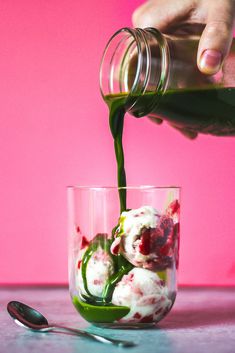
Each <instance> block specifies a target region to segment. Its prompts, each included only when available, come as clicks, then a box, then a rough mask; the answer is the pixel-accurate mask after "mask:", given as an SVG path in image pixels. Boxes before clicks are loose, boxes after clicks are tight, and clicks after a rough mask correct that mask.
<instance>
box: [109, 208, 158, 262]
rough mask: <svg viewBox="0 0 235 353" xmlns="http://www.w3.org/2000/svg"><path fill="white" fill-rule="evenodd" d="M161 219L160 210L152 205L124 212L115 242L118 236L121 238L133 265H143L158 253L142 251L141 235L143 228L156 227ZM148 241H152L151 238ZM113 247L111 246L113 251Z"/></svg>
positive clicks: (127, 256)
mask: <svg viewBox="0 0 235 353" xmlns="http://www.w3.org/2000/svg"><path fill="white" fill-rule="evenodd" d="M159 219H160V214H159V212H158V211H157V210H156V209H155V208H154V207H151V206H143V207H140V208H137V209H133V210H130V211H126V212H122V214H121V217H120V226H119V232H118V234H117V238H116V239H115V242H117V240H118V238H119V239H120V241H121V244H120V247H121V249H122V253H123V255H124V256H125V257H126V258H127V260H128V261H130V262H131V263H132V264H133V265H135V266H143V264H144V263H145V262H146V261H148V260H151V259H152V258H154V257H156V254H155V253H151V251H149V253H148V254H146V252H145V251H144V250H143V251H141V245H140V243H141V240H140V237H141V234H142V232H143V230H146V229H156V227H157V224H158V222H159ZM145 239H146V237H145ZM148 242H149V243H150V239H149V240H148ZM145 243H146V242H145ZM114 245H115V243H114ZM113 248H114V247H111V251H112V249H113ZM149 250H151V249H149Z"/></svg>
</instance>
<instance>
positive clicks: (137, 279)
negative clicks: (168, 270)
mask: <svg viewBox="0 0 235 353" xmlns="http://www.w3.org/2000/svg"><path fill="white" fill-rule="evenodd" d="M167 295H168V290H167V288H166V287H164V286H163V285H162V282H161V280H160V278H159V277H158V275H157V274H156V273H155V272H152V271H150V270H146V269H143V268H134V269H133V270H131V271H130V272H129V273H128V274H127V275H124V276H123V278H122V280H121V281H120V282H119V283H118V284H117V285H116V287H115V289H114V292H113V297H112V303H113V304H115V305H123V306H127V307H129V308H130V312H129V313H128V314H127V315H126V316H125V317H124V318H122V319H121V320H120V322H123V323H125V322H126V323H128V322H154V321H158V320H159V318H160V317H161V316H163V315H164V313H166V312H167V311H168V310H169V309H170V307H171V304H172V301H171V300H170V299H169V298H168V296H167Z"/></svg>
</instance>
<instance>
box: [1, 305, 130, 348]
mask: <svg viewBox="0 0 235 353" xmlns="http://www.w3.org/2000/svg"><path fill="white" fill-rule="evenodd" d="M7 311H8V313H9V314H10V316H11V317H12V318H13V319H14V321H15V322H16V323H17V324H18V325H20V326H23V327H26V328H29V329H31V330H34V331H42V332H46V331H53V330H58V329H61V330H62V331H69V332H72V333H74V334H77V335H79V336H84V337H87V338H90V339H93V340H95V341H99V342H102V343H109V344H114V345H116V346H122V347H133V346H135V344H134V342H130V341H124V340H116V339H113V338H109V337H104V336H101V335H97V334H93V333H90V332H87V331H84V330H78V329H75V328H71V327H65V326H61V325H57V324H49V323H48V321H47V319H46V318H45V316H43V315H42V314H41V313H40V312H39V311H37V310H35V309H33V308H31V307H30V306H28V305H26V304H24V303H21V302H18V301H11V302H9V303H8V304H7Z"/></svg>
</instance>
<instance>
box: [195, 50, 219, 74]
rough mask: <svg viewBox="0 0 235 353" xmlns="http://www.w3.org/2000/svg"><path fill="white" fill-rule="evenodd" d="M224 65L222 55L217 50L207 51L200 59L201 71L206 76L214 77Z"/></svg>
mask: <svg viewBox="0 0 235 353" xmlns="http://www.w3.org/2000/svg"><path fill="white" fill-rule="evenodd" d="M221 63H222V54H221V53H220V52H219V51H217V50H212V49H207V50H205V51H204V52H203V53H202V55H201V58H200V62H199V66H200V70H201V71H202V72H204V73H205V74H208V75H212V74H215V73H216V72H217V71H219V69H220V66H221Z"/></svg>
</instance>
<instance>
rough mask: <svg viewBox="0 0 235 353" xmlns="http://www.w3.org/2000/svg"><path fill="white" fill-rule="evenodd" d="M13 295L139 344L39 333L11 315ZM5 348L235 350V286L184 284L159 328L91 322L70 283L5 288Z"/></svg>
mask: <svg viewBox="0 0 235 353" xmlns="http://www.w3.org/2000/svg"><path fill="white" fill-rule="evenodd" d="M10 300H18V301H23V302H25V303H27V304H29V305H30V306H32V307H35V308H37V309H38V310H39V311H41V312H42V313H43V314H44V315H45V316H46V317H47V318H48V321H49V322H56V323H61V324H64V325H68V326H71V327H75V328H83V329H86V330H88V331H90V332H94V333H100V334H103V335H107V336H111V337H113V338H122V339H124V338H126V339H129V340H134V341H135V342H136V343H137V346H136V347H134V348H121V347H113V346H110V345H105V344H102V343H98V342H92V341H89V340H87V339H85V338H81V337H77V336H73V335H68V334H63V333H59V334H58V333H52V332H51V333H37V332H32V331H30V330H26V329H24V328H22V327H19V326H17V325H16V324H15V323H14V321H13V320H12V318H11V317H10V316H9V315H8V313H7V310H6V305H7V303H8V301H10ZM0 325H1V329H0V353H5V352H6V353H33V352H43V353H49V352H50V353H54V352H56V353H60V352H61V353H65V352H66V353H70V352H71V353H75V352H76V353H91V352H92V353H100V352H102V353H112V352H119V353H122V352H124V350H125V351H129V352H136V353H145V352H146V353H163V352H164V353H186V352H187V353H204V352H206V353H208V352H211V353H235V288H181V289H180V290H179V293H178V295H177V299H176V303H175V305H174V308H173V309H172V311H171V313H170V314H168V316H167V317H166V318H165V319H164V320H162V321H161V322H160V323H159V324H158V325H157V326H156V328H153V329H142V330H130V329H128V330H123V329H119V330H116V329H115V330H114V329H102V328H98V327H95V326H92V325H90V324H89V323H86V322H85V321H84V320H83V319H82V318H81V317H80V316H79V314H78V313H77V312H76V310H75V308H74V307H73V305H72V304H71V301H70V297H69V294H68V289H67V288H59V287H58V288H56V287H54V288H17V287H12V288H0Z"/></svg>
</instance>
